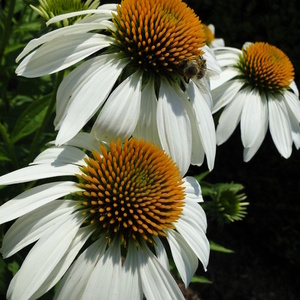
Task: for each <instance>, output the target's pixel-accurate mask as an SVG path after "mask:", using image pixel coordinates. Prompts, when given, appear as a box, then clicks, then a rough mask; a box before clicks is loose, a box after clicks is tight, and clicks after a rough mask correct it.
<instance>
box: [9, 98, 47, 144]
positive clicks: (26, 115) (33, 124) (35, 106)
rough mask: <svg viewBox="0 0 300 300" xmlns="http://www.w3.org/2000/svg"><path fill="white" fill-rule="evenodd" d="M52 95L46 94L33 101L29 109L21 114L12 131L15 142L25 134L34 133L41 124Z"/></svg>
mask: <svg viewBox="0 0 300 300" xmlns="http://www.w3.org/2000/svg"><path fill="white" fill-rule="evenodd" d="M49 102H50V97H49V96H45V97H43V98H42V99H40V100H36V101H34V102H32V103H31V104H30V105H29V106H28V107H27V109H26V110H25V111H24V112H23V113H22V114H21V115H20V117H19V119H18V120H17V123H16V125H15V127H14V129H13V132H12V135H11V136H12V140H13V142H17V141H18V140H20V139H22V138H23V137H25V136H28V135H29V134H31V133H33V132H34V131H35V130H36V129H38V128H39V126H40V125H41V123H42V121H43V118H44V116H45V113H46V111H47V107H48V105H49Z"/></svg>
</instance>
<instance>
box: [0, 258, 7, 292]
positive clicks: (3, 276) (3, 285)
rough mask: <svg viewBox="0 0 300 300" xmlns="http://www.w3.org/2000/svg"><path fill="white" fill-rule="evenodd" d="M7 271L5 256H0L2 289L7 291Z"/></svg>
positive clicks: (0, 283)
mask: <svg viewBox="0 0 300 300" xmlns="http://www.w3.org/2000/svg"><path fill="white" fill-rule="evenodd" d="M5 271H6V264H5V262H4V260H3V258H2V257H0V291H5V289H6V285H5V282H6V277H7V274H6V272H5Z"/></svg>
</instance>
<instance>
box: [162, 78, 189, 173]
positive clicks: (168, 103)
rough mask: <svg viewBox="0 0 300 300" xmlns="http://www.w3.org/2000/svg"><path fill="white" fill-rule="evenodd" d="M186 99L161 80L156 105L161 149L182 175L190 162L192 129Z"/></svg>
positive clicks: (164, 80) (165, 81)
mask: <svg viewBox="0 0 300 300" xmlns="http://www.w3.org/2000/svg"><path fill="white" fill-rule="evenodd" d="M185 102H187V99H186V98H185V97H184V95H183V93H182V94H181V93H180V91H179V90H178V89H176V88H175V87H172V86H171V85H170V84H169V83H168V81H167V80H166V79H162V80H161V86H160V90H159V97H158V105H157V126H158V133H159V137H160V140H161V144H162V147H163V149H164V150H165V151H166V152H167V153H168V154H169V155H170V156H171V157H172V158H173V160H174V161H175V162H176V164H177V165H178V167H179V169H180V170H181V172H182V174H183V175H184V174H185V173H186V172H187V170H188V168H189V165H190V162H191V152H192V151H191V148H192V129H191V122H190V119H189V115H188V112H187V108H186V105H187V104H186V103H185Z"/></svg>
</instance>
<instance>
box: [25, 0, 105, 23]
mask: <svg viewBox="0 0 300 300" xmlns="http://www.w3.org/2000/svg"><path fill="white" fill-rule="evenodd" d="M99 4H100V0H87V1H82V0H39V6H38V7H35V6H33V5H30V6H31V8H32V9H33V10H35V11H36V12H37V13H38V14H39V15H40V16H41V17H43V18H44V19H45V20H46V21H49V20H50V19H51V18H53V17H55V16H58V15H61V14H65V13H70V12H74V11H80V10H87V9H96V8H97V7H98V6H99ZM79 19H81V17H80V16H79V17H75V18H73V19H65V20H63V21H62V22H57V23H56V24H55V25H56V26H57V27H61V26H68V25H70V24H72V23H74V22H76V21H78V20H79Z"/></svg>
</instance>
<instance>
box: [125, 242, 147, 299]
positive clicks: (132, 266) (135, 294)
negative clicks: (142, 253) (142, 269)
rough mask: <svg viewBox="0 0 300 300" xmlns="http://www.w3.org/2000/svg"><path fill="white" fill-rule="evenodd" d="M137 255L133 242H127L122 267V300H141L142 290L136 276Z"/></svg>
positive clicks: (139, 280) (138, 277)
mask: <svg viewBox="0 0 300 300" xmlns="http://www.w3.org/2000/svg"><path fill="white" fill-rule="evenodd" d="M138 267H139V265H138V254H137V249H136V246H135V244H134V243H133V242H129V245H128V251H127V255H126V259H125V262H124V265H123V272H124V273H125V274H124V277H123V280H122V287H121V291H122V299H137V300H138V299H142V298H143V290H142V283H141V279H140V276H139V274H138Z"/></svg>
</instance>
